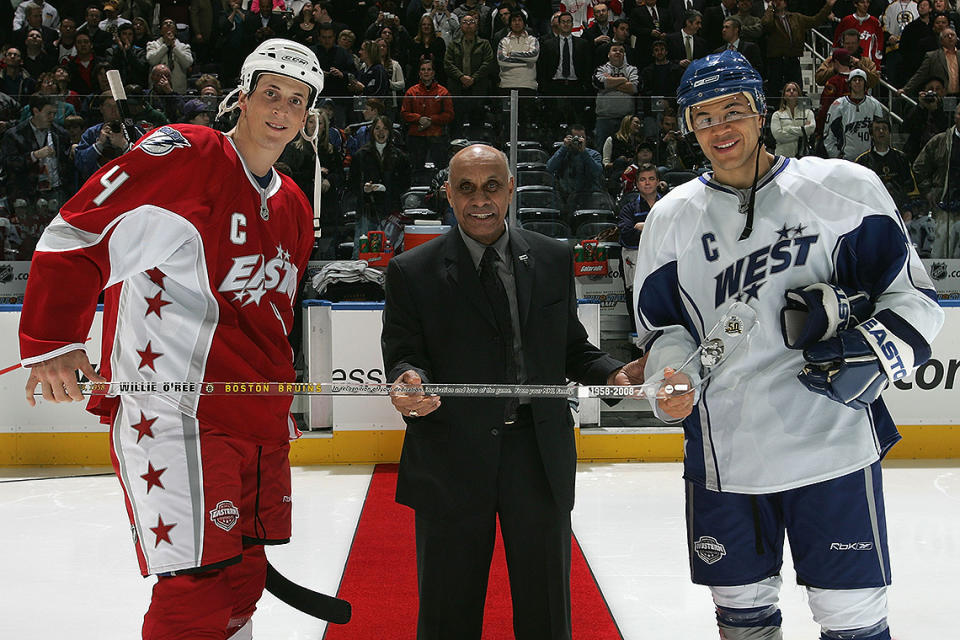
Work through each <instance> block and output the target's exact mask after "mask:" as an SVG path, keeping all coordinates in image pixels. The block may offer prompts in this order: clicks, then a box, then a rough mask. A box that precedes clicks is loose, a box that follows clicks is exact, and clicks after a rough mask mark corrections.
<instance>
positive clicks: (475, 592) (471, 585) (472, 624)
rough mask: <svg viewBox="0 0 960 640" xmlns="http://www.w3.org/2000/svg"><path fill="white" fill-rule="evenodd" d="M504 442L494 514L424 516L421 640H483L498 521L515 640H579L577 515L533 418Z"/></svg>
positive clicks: (419, 520) (419, 531) (419, 525)
mask: <svg viewBox="0 0 960 640" xmlns="http://www.w3.org/2000/svg"><path fill="white" fill-rule="evenodd" d="M521 415H524V412H523V411H521ZM527 415H528V414H527ZM491 437H494V436H491ZM497 437H500V438H501V448H500V463H499V473H498V475H497V487H496V492H497V503H496V505H495V506H494V508H492V509H490V510H488V511H487V512H486V513H473V514H469V515H467V516H464V517H461V518H457V519H453V520H450V519H437V518H434V517H428V516H426V515H424V514H421V513H420V512H418V513H417V514H416V540H417V578H418V590H419V594H420V605H419V615H418V621H417V640H479V638H480V636H481V631H482V625H483V608H484V598H485V597H486V592H487V578H488V576H489V573H490V561H491V558H492V556H493V548H494V541H495V537H496V517H497V516H498V515H499V517H500V530H501V532H502V534H503V542H504V547H505V550H506V558H507V569H508V572H509V575H510V593H511V597H512V599H513V629H514V634H515V637H516V638H517V640H570V638H571V630H570V537H571V529H570V511H569V510H568V509H565V508H560V507H558V506H557V505H556V503H555V501H554V499H553V494H552V492H551V490H550V486H549V483H548V481H547V477H546V474H545V473H544V470H543V463H542V462H541V458H540V452H539V449H538V447H537V442H536V434H535V433H534V429H533V425H532V423H531V422H530V420H529V418H526V419H521V420H519V421H518V422H517V423H515V424H514V425H512V426H511V425H504V428H502V429H500V433H499V436H497Z"/></svg>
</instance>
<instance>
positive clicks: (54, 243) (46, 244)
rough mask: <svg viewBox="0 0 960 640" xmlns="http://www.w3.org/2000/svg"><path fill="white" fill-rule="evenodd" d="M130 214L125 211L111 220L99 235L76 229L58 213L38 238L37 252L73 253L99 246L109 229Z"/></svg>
mask: <svg viewBox="0 0 960 640" xmlns="http://www.w3.org/2000/svg"><path fill="white" fill-rule="evenodd" d="M130 213H131V212H130V211H127V212H126V213H122V214H120V215H119V216H117V217H116V218H115V219H114V220H111V221H110V224H108V225H107V226H106V227H105V228H104V230H103V231H101V232H100V233H93V232H91V231H84V230H83V229H78V228H77V227H75V226H73V225H72V224H70V223H68V222H67V221H66V220H64V219H63V216H61V215H60V214H59V213H58V214H57V217H56V218H54V219H53V220H52V221H51V222H50V224H49V225H48V226H47V228H46V229H44V231H43V235H41V236H40V240H39V242H37V251H47V252H59V251H74V250H76V249H85V248H87V247H92V246H94V245H96V244H99V242H100V241H101V240H103V237H104V236H105V235H107V234H108V233H109V232H110V229H112V228H113V227H114V226H116V225H117V224H119V222H120V221H121V220H122V219H123V218H124V216H127V215H129V214H130Z"/></svg>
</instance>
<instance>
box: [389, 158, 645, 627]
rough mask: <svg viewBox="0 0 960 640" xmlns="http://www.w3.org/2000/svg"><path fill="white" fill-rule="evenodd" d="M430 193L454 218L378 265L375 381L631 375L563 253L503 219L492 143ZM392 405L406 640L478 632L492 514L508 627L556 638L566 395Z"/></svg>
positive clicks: (609, 380) (593, 379) (569, 485)
mask: <svg viewBox="0 0 960 640" xmlns="http://www.w3.org/2000/svg"><path fill="white" fill-rule="evenodd" d="M445 187H446V192H447V199H448V201H449V202H450V204H451V206H452V207H453V211H454V214H455V215H456V218H457V222H458V224H459V226H458V227H456V228H454V229H452V230H451V231H449V232H448V233H447V234H446V235H444V236H442V237H440V238H437V239H436V240H431V241H430V242H428V243H426V244H424V245H421V246H420V247H417V248H416V249H414V250H412V251H409V252H406V253H403V254H401V255H399V256H397V257H396V258H394V259H393V260H391V261H390V266H389V268H388V270H387V280H386V305H385V307H384V312H383V333H382V336H381V345H382V348H383V362H384V365H385V370H386V371H387V378H388V379H390V380H395V381H396V383H397V384H402V385H412V386H419V385H420V383H421V381H422V382H423V383H475V384H478V385H482V384H494V383H510V382H522V383H527V384H544V385H555V384H564V382H565V380H566V379H567V378H569V379H572V380H576V381H579V382H583V383H588V384H630V381H631V379H632V380H634V383H640V382H642V364H641V363H640V362H639V361H634V362H631V363H630V364H628V365H626V366H624V365H623V363H621V362H618V361H617V360H614V359H613V358H611V357H609V356H608V355H606V354H605V353H603V352H602V351H600V350H598V349H597V348H596V347H594V346H593V345H592V344H590V342H589V341H588V340H587V335H586V332H585V331H584V329H583V326H582V325H581V324H580V321H579V320H578V319H577V308H576V307H577V300H576V294H575V292H574V286H573V271H572V270H573V258H572V255H571V251H570V248H569V247H567V246H564V244H563V243H561V242H558V241H556V240H553V239H549V238H546V237H545V236H542V235H540V234H537V233H533V232H530V231H525V230H522V229H518V228H516V227H508V226H507V224H506V221H505V218H506V213H507V207H508V206H509V203H510V199H511V197H512V195H513V188H514V181H513V177H512V176H511V175H510V173H509V170H508V168H507V160H506V156H504V154H503V153H502V152H500V151H498V150H496V149H494V148H492V147H488V146H485V145H472V146H469V147H467V148H466V149H464V150H462V151H460V152H459V153H457V154H456V155H455V156H454V157H453V159H452V160H451V161H450V177H449V180H448V182H447V183H446V185H445ZM478 272H479V273H478ZM621 367H623V368H622V369H621ZM391 399H392V401H393V404H394V406H395V407H396V409H397V410H398V411H399V412H400V413H401V414H402V415H403V416H404V420H405V422H406V423H407V431H406V436H405V438H404V443H403V453H402V455H401V458H400V474H399V478H398V482H397V501H398V502H400V503H401V504H405V505H408V506H410V507H412V508H413V509H414V510H415V512H416V545H417V578H418V587H419V596H420V605H419V616H418V623H417V638H418V640H450V639H451V638H456V639H457V640H479V638H480V635H481V625H482V621H483V604H484V597H485V594H486V588H487V575H488V574H489V571H490V559H491V556H492V554H493V546H494V538H495V532H496V518H497V516H499V519H500V530H501V532H502V534H503V540H504V547H505V549H506V556H507V568H508V571H509V576H510V591H511V596H512V598H513V609H514V617H513V621H514V622H513V626H514V633H515V637H516V638H517V639H518V640H548V639H549V640H563V639H569V638H570V637H571V630H570V537H571V529H570V511H571V509H572V508H573V497H574V480H575V475H576V448H575V444H574V433H573V421H572V418H571V415H570V410H569V408H568V405H567V402H566V401H565V400H564V399H556V398H554V399H548V398H533V399H530V401H529V404H527V403H520V404H518V402H517V401H516V400H509V399H505V398H492V397H488V398H465V397H446V398H444V399H443V402H442V404H441V402H440V398H438V397H436V396H425V395H423V394H422V393H420V394H407V395H401V394H399V393H395V394H394V395H393V396H392V397H391Z"/></svg>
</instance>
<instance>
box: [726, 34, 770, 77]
mask: <svg viewBox="0 0 960 640" xmlns="http://www.w3.org/2000/svg"><path fill="white" fill-rule="evenodd" d="M726 50H727V45H726V44H724V45H723V46H722V47H718V48H717V49H715V50H714V53H723V52H724V51H726ZM737 51H739V52H740V53H742V54H743V57H744V58H746V59H747V62H749V63H750V64H751V65H753V68H754V69H756V70H757V71H758V72H759V73H760V75H763V71H764V69H763V53H762V52H761V51H760V46H759V45H757V44H756V43H755V42H750V41H749V40H744V39H743V38H740V43H739V44H738V45H737Z"/></svg>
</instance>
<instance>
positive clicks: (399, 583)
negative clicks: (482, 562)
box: [324, 465, 622, 640]
mask: <svg viewBox="0 0 960 640" xmlns="http://www.w3.org/2000/svg"><path fill="white" fill-rule="evenodd" d="M396 486H397V465H377V468H376V471H375V472H374V474H373V478H372V479H371V481H370V489H369V491H368V492H367V499H366V502H365V503H364V505H363V512H362V513H361V515H360V523H359V524H358V525H357V531H356V534H355V536H354V539H353V546H352V548H351V549H350V557H349V558H348V559H347V567H346V570H345V571H344V575H343V579H342V580H341V582H340V591H339V593H338V594H337V595H338V597H340V598H344V599H346V600H349V601H350V602H351V604H352V605H353V619H352V620H351V621H350V623H349V624H347V625H342V626H341V625H328V626H327V631H326V634H325V635H324V640H373V639H377V640H413V639H414V638H416V626H417V564H416V557H415V550H414V541H413V537H414V532H413V511H412V510H411V509H409V508H408V507H405V506H402V505H399V504H397V503H396V502H394V500H393V496H394V493H395V490H396ZM570 587H571V597H572V601H573V637H574V638H575V639H576V640H622V636H621V635H620V631H619V630H618V629H617V625H616V623H615V622H614V621H613V618H612V616H611V615H610V610H609V609H608V608H607V603H606V602H605V601H604V599H603V594H601V593H600V589H599V587H597V583H596V580H594V578H593V574H592V573H591V572H590V567H589V566H588V565H587V562H586V560H585V559H584V557H583V553H582V552H581V551H580V545H579V544H577V540H576V538H574V540H573V566H572V571H571V578H570ZM512 638H513V623H512V609H511V604H510V586H509V582H508V581H507V564H506V560H505V559H504V554H503V542H502V541H501V539H500V534H499V531H498V533H497V546H496V549H495V550H494V554H493V566H492V567H491V569H490V582H489V585H488V587H487V602H486V613H485V617H484V624H483V639H484V640H510V639H512Z"/></svg>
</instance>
